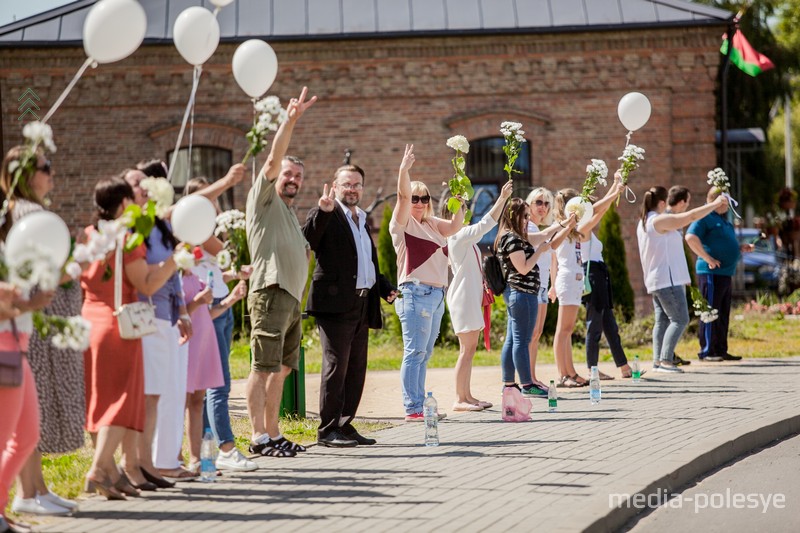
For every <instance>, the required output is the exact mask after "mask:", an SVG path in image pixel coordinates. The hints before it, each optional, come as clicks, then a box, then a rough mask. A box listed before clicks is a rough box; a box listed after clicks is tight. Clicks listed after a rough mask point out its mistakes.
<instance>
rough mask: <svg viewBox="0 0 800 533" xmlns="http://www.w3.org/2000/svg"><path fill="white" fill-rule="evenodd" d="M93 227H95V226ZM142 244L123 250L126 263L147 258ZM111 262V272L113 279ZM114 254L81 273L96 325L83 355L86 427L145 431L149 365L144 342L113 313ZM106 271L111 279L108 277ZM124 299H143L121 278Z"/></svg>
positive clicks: (88, 313) (86, 310) (88, 312)
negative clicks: (127, 332) (127, 334)
mask: <svg viewBox="0 0 800 533" xmlns="http://www.w3.org/2000/svg"><path fill="white" fill-rule="evenodd" d="M90 231H91V230H90ZM146 254H147V251H146V249H145V246H144V245H143V244H142V245H140V246H139V247H137V248H136V249H135V250H133V251H131V252H126V253H124V254H123V256H122V257H123V259H122V260H123V264H128V263H130V262H131V261H135V260H137V259H144V258H145V256H146ZM106 266H108V267H109V269H110V271H111V272H112V276H111V277H110V278H108V276H107V275H105V274H106ZM113 270H114V253H111V254H110V256H109V259H108V261H95V262H94V263H92V265H91V266H90V267H89V268H88V269H86V270H85V271H84V272H83V274H82V275H81V287H82V288H83V291H84V300H83V309H82V311H81V315H82V316H83V318H85V319H86V320H88V321H89V322H90V323H91V324H92V332H91V335H90V344H89V348H88V349H87V350H86V351H85V352H84V354H83V360H84V367H83V368H84V370H83V372H84V378H85V384H86V430H87V431H89V432H90V433H95V432H96V431H97V430H98V429H100V428H101V427H105V426H120V427H125V428H128V429H133V430H136V431H142V430H143V429H144V410H145V409H144V363H143V362H142V341H141V340H140V339H134V340H125V339H122V338H120V336H119V327H118V326H117V317H115V316H114V276H113ZM104 275H105V278H106V279H103V278H104ZM122 281H123V283H122V303H123V304H126V303H131V302H136V301H138V298H137V296H136V289H134V288H133V285H131V283H130V281H128V279H127V277H125V276H124V275H123V278H122Z"/></svg>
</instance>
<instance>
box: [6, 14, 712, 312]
mask: <svg viewBox="0 0 800 533" xmlns="http://www.w3.org/2000/svg"><path fill="white" fill-rule="evenodd" d="M273 46H274V48H275V50H276V52H277V54H278V57H279V60H280V71H279V74H278V78H277V80H276V82H275V84H274V85H273V87H272V90H271V91H270V92H271V93H272V94H277V95H279V96H280V97H281V99H282V100H283V101H284V102H285V101H286V100H287V99H288V98H290V97H292V96H294V95H296V94H297V93H298V92H299V88H300V87H301V86H302V85H308V86H309V88H310V92H311V94H316V95H318V96H319V98H320V100H319V102H318V103H317V104H316V105H315V106H314V108H313V109H312V110H311V111H309V113H308V114H307V115H306V116H305V117H304V119H303V120H302V122H301V123H300V124H299V125H298V127H297V128H296V129H295V135H294V139H293V142H292V145H291V148H290V153H292V154H295V155H298V156H300V157H302V158H304V159H305V160H306V173H307V174H306V176H307V177H306V184H305V187H304V190H303V191H302V193H301V195H300V196H299V198H298V202H297V205H298V212H299V214H300V216H301V217H304V215H305V211H306V209H307V208H309V207H310V206H312V205H313V204H314V203H315V201H316V196H317V195H318V194H319V192H320V191H321V189H322V183H323V181H324V180H328V179H329V178H330V175H331V173H332V171H333V170H334V169H335V168H336V167H337V166H338V165H339V164H340V163H341V160H342V157H343V153H344V149H345V148H354V149H355V153H354V156H353V162H355V163H357V164H359V165H361V166H362V167H364V168H365V169H366V172H367V180H366V190H365V200H366V202H367V203H368V202H369V201H370V200H371V199H372V198H373V197H374V195H375V192H376V190H377V188H378V187H380V186H383V188H384V191H391V190H392V189H393V188H394V180H395V179H396V172H397V166H398V164H399V162H400V158H401V155H402V150H403V146H404V144H405V143H414V144H415V145H416V150H415V151H416V154H417V163H416V165H415V167H414V169H413V172H412V176H413V177H414V178H415V179H421V180H423V181H425V182H427V183H428V184H429V186H431V188H432V189H433V191H434V192H437V191H438V190H439V188H440V183H441V182H442V181H443V180H446V179H447V178H449V177H450V175H451V168H450V157H451V156H452V151H451V150H450V149H449V148H447V147H446V146H445V140H446V139H447V138H448V137H449V136H451V135H453V134H456V133H460V134H464V135H466V136H467V137H468V138H470V139H477V138H481V137H487V136H496V135H498V133H497V127H498V126H499V123H500V122H501V121H502V120H516V121H519V122H522V123H523V124H524V129H525V130H526V131H527V134H528V139H529V142H530V144H531V157H532V165H531V168H532V180H533V183H534V184H536V185H544V186H547V187H549V188H551V189H558V188H562V187H568V186H569V187H575V188H580V185H581V183H582V181H583V178H584V168H585V165H586V162H587V160H588V159H590V158H602V159H605V160H606V162H607V163H609V167H611V168H614V167H613V165H614V164H615V162H616V158H617V157H618V156H619V154H620V153H621V151H622V148H623V147H624V144H625V133H626V132H625V131H624V129H623V127H622V126H621V125H620V123H619V121H618V120H617V117H616V106H617V102H618V101H619V98H620V97H621V96H622V95H623V94H625V93H626V92H629V91H631V90H638V91H641V92H644V93H645V94H647V96H648V97H649V98H650V101H651V103H652V105H653V115H652V117H651V119H650V122H649V123H648V125H647V126H646V127H645V128H644V129H643V130H642V131H640V132H638V133H636V134H635V136H634V138H633V142H635V143H636V144H638V145H640V146H643V147H644V148H645V149H646V150H647V160H646V161H645V163H644V165H643V167H642V169H641V170H640V171H638V172H637V173H636V174H635V175H634V176H633V178H632V180H631V187H632V188H633V190H634V192H635V193H636V195H637V197H641V194H642V193H643V191H644V190H646V189H647V187H649V186H651V185H653V184H662V185H665V186H669V185H671V184H674V183H681V184H684V185H687V186H689V187H690V188H692V189H693V192H695V198H698V199H699V198H702V197H703V192H704V178H703V176H704V175H705V172H707V171H708V170H709V169H710V168H712V167H713V166H714V164H715V151H714V144H713V143H714V127H715V126H714V109H715V100H714V87H715V81H716V73H717V66H718V61H719V52H718V46H719V29H718V28H715V27H708V28H670V29H659V30H655V29H651V30H647V31H643V30H637V31H625V32H592V33H573V34H553V35H528V36H521V35H498V36H469V37H467V36H462V37H455V36H454V37H437V38H432V37H428V38H413V39H412V38H404V39H385V40H358V41H356V40H353V41H319V42H286V43H276V44H274V45H273ZM234 50H235V45H234V44H222V45H220V47H219V49H218V50H217V52H216V53H215V55H214V56H213V57H212V58H211V60H210V61H209V63H208V64H207V65H206V66H205V69H204V73H203V77H202V80H201V83H200V88H199V92H198V97H197V106H196V116H195V133H194V139H195V141H194V142H195V143H196V144H206V145H214V146H219V147H222V148H227V149H230V150H232V151H233V159H234V161H236V160H240V159H241V157H242V156H243V155H244V152H245V150H246V148H247V147H246V143H245V140H244V133H245V131H246V130H247V129H248V128H249V123H250V120H251V117H252V115H251V107H250V103H249V100H248V98H247V97H246V96H245V94H244V93H243V92H242V91H241V90H240V89H239V88H238V87H237V86H236V84H235V82H234V80H233V78H232V76H231V72H230V59H231V56H232V54H233V51H234ZM83 60H84V55H83V50H82V49H80V48H50V49H27V48H13V49H12V48H4V49H0V99H1V103H2V109H3V119H2V120H3V124H2V127H3V144H4V146H3V150H4V151H5V150H7V149H8V148H9V147H11V146H12V145H14V144H16V143H17V142H19V140H20V131H21V128H20V123H19V122H18V121H17V116H18V113H17V110H16V108H17V105H18V103H17V97H18V96H19V95H20V94H22V92H23V91H24V90H25V89H26V88H27V87H32V88H34V90H35V91H36V92H37V93H38V94H39V96H40V97H41V98H42V103H43V105H42V108H43V110H46V109H47V106H48V105H49V104H50V103H52V102H53V101H54V100H55V99H56V98H57V96H58V94H59V93H60V91H61V90H62V89H63V87H65V86H66V84H67V83H68V81H69V80H70V78H71V77H72V75H73V74H74V73H75V72H76V71H77V69H78V67H79V66H80V64H81V63H82V61H83ZM190 88H191V68H190V67H189V66H188V65H186V64H185V63H184V62H183V61H182V59H181V58H180V57H179V55H178V54H177V52H176V51H175V50H174V48H173V47H170V46H145V47H143V48H141V49H140V50H138V51H137V52H136V53H135V54H134V55H133V56H131V57H130V58H128V59H126V60H125V61H122V62H120V63H116V64H111V65H101V66H99V67H98V68H96V69H89V70H88V71H87V72H86V73H85V74H84V77H83V79H81V81H80V82H79V83H78V85H77V86H76V88H75V89H74V90H73V92H72V94H70V96H69V97H68V99H67V100H66V102H65V103H64V105H63V106H62V107H61V109H59V111H58V112H57V113H56V114H55V116H54V117H53V119H52V120H51V124H52V126H53V128H54V130H55V140H56V143H57V145H58V147H59V149H58V153H57V154H55V155H54V156H53V158H52V159H53V164H54V167H55V169H56V172H57V174H56V189H55V191H54V193H53V200H54V203H53V208H54V209H55V210H56V211H57V212H59V213H60V214H61V215H62V216H63V217H64V218H65V219H66V220H67V222H68V223H70V224H73V225H84V224H87V223H88V222H89V220H90V218H91V212H92V203H91V191H92V188H93V185H94V183H95V182H96V181H97V179H98V178H100V177H103V176H107V175H111V174H114V173H116V172H118V171H119V170H121V169H122V168H124V167H126V166H129V165H131V164H133V163H135V162H136V161H138V160H140V159H148V158H151V157H162V158H163V157H165V155H166V151H167V150H171V149H172V148H173V146H174V143H175V140H176V138H177V131H178V127H179V126H180V121H181V118H182V115H183V110H184V106H185V103H186V101H187V99H188V96H189V90H190ZM187 139H188V136H186V137H185V142H186V140H187ZM264 157H265V154H264V155H262V156H261V157H260V158H259V163H261V162H263V159H264ZM500 170H501V169H498V171H500ZM467 172H468V173H469V169H467ZM246 188H247V186H246V185H243V186H242V187H241V189H240V190H237V191H236V192H235V200H236V203H237V204H238V205H239V206H242V207H243V202H244V199H245V196H246ZM638 210H639V204H638V202H637V204H635V205H631V204H626V203H624V202H623V203H622V204H620V207H619V211H620V215H621V216H622V218H623V228H624V229H623V232H624V238H625V241H626V249H627V254H628V268H629V271H630V274H631V282H632V284H633V287H634V290H635V291H636V293H637V309H638V310H639V311H640V312H649V310H650V304H649V298H647V297H646V295H645V294H644V289H643V284H642V275H641V267H640V266H639V261H638V250H637V245H636V239H635V220H636V217H637V214H638ZM376 220H379V218H376Z"/></svg>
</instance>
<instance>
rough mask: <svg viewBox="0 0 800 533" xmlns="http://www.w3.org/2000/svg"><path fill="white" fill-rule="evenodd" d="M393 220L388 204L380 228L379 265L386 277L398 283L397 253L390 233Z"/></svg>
mask: <svg viewBox="0 0 800 533" xmlns="http://www.w3.org/2000/svg"><path fill="white" fill-rule="evenodd" d="M391 220H392V208H391V207H389V206H388V205H387V206H386V207H385V208H384V210H383V218H382V219H381V228H380V230H378V245H377V248H378V267H379V268H380V269H381V274H383V275H384V276H385V277H386V279H388V280H389V281H390V282H392V285H397V253H395V251H394V244H392V236H391V235H389V222H391Z"/></svg>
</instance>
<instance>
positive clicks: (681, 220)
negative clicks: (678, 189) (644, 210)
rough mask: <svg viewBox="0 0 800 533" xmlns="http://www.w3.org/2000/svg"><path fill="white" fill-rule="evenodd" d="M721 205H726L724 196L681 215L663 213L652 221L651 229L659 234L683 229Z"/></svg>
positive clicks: (726, 200) (726, 201)
mask: <svg viewBox="0 0 800 533" xmlns="http://www.w3.org/2000/svg"><path fill="white" fill-rule="evenodd" d="M721 205H726V206H727V205H728V198H727V197H725V196H722V195H720V196H718V197H717V199H716V200H714V201H713V202H710V203H707V204H705V205H701V206H700V207H695V208H694V209H691V210H689V211H684V212H683V213H663V214H661V215H658V216H656V217H655V219H654V220H653V227H654V228H655V229H656V231H657V232H659V233H667V232H668V231H674V230H676V229H680V228H685V227H686V226H688V225H689V224H691V223H692V222H694V221H695V220H700V219H701V218H703V217H704V216H706V215H707V214H709V213H710V212H711V211H716V209H717V208H718V207H720V206H721Z"/></svg>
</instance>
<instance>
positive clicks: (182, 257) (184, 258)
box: [172, 248, 195, 270]
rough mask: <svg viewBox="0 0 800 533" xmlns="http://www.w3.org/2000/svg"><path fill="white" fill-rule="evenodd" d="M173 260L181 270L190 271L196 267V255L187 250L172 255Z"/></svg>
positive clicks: (182, 249) (180, 250)
mask: <svg viewBox="0 0 800 533" xmlns="http://www.w3.org/2000/svg"><path fill="white" fill-rule="evenodd" d="M172 259H173V260H174V261H175V264H176V265H177V266H178V268H179V269H181V270H189V269H191V268H192V267H193V266H194V265H195V261H194V254H192V252H190V251H189V250H187V249H186V248H181V249H179V250H177V251H176V252H175V253H174V254H172Z"/></svg>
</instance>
